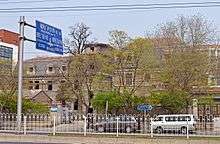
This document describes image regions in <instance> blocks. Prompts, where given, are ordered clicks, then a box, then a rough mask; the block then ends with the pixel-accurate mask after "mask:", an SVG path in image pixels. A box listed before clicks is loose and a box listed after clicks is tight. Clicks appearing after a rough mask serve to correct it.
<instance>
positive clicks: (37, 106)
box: [0, 60, 48, 113]
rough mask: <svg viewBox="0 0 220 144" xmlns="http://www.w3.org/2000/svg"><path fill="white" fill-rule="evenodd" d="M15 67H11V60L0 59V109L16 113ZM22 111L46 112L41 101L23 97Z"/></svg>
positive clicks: (4, 111)
mask: <svg viewBox="0 0 220 144" xmlns="http://www.w3.org/2000/svg"><path fill="white" fill-rule="evenodd" d="M16 70H17V69H12V65H11V61H7V60H0V111H1V112H3V113H16V111H17V96H16V95H17V71H16ZM22 101H23V105H22V112H23V113H28V112H36V113H45V112H48V107H47V105H45V104H42V103H36V102H32V101H31V100H28V99H25V98H23V100H22Z"/></svg>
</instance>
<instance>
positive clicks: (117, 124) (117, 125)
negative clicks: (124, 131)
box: [116, 117, 119, 137]
mask: <svg viewBox="0 0 220 144" xmlns="http://www.w3.org/2000/svg"><path fill="white" fill-rule="evenodd" d="M116 120H117V121H116V122H117V123H116V136H117V137H118V129H119V117H116Z"/></svg>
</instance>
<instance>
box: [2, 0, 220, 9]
mask: <svg viewBox="0 0 220 144" xmlns="http://www.w3.org/2000/svg"><path fill="white" fill-rule="evenodd" d="M44 1H45V0H44ZM56 1H60V0H56ZM61 1H62V0H61ZM66 1H68V0H66ZM210 4H211V5H215V4H220V2H214V1H210V2H191V3H189V2H188V3H152V4H119V5H84V6H82V5H81V6H58V7H19V8H6V9H0V11H5V10H42V9H43V10H44V9H46V10H50V9H87V8H94V9H95V8H124V7H125V8H131V7H134V8H136V7H137V8H138V7H152V6H186V5H189V6H192V5H196V6H197V5H210Z"/></svg>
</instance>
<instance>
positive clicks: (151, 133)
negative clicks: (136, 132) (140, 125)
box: [150, 117, 154, 138]
mask: <svg viewBox="0 0 220 144" xmlns="http://www.w3.org/2000/svg"><path fill="white" fill-rule="evenodd" d="M150 137H151V138H153V137H154V133H153V118H152V117H151V118H150Z"/></svg>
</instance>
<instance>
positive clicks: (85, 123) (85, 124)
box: [83, 115, 87, 136]
mask: <svg viewBox="0 0 220 144" xmlns="http://www.w3.org/2000/svg"><path fill="white" fill-rule="evenodd" d="M83 118H84V136H86V130H87V128H86V127H87V118H86V116H84V115H83Z"/></svg>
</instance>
